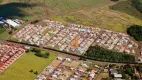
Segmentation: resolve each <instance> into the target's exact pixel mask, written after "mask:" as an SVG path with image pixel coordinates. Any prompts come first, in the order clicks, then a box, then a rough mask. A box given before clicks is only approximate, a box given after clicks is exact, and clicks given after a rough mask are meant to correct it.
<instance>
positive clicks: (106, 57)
mask: <svg viewBox="0 0 142 80" xmlns="http://www.w3.org/2000/svg"><path fill="white" fill-rule="evenodd" d="M84 56H85V57H86V58H90V59H94V60H100V61H110V62H128V63H135V57H134V56H133V55H129V54H126V53H121V52H115V51H111V50H107V49H105V48H102V47H99V46H91V47H90V48H89V49H88V51H87V52H86V54H85V55H84Z"/></svg>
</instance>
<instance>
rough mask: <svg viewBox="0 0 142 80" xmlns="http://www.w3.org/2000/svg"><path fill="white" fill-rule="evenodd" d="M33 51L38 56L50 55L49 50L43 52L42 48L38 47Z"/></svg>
mask: <svg viewBox="0 0 142 80" xmlns="http://www.w3.org/2000/svg"><path fill="white" fill-rule="evenodd" d="M31 51H32V52H34V53H35V54H34V55H36V56H38V57H43V58H48V57H49V55H50V54H49V53H48V52H45V53H42V51H41V50H40V49H36V48H33V49H32V50H31Z"/></svg>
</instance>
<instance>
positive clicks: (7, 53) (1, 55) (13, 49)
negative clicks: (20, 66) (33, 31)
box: [0, 41, 25, 73]
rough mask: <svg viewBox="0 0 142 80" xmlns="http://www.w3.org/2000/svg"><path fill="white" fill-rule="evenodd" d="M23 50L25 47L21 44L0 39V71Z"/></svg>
mask: <svg viewBox="0 0 142 80" xmlns="http://www.w3.org/2000/svg"><path fill="white" fill-rule="evenodd" d="M24 52H25V48H24V47H23V46H22V45H19V44H13V43H9V42H4V41H0V73H2V72H3V71H4V70H5V69H6V68H8V66H10V65H11V64H12V63H13V62H14V61H16V60H17V59H18V58H19V57H20V56H21V55H22V54H23V53H24Z"/></svg>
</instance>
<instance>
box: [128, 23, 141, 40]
mask: <svg viewBox="0 0 142 80" xmlns="http://www.w3.org/2000/svg"><path fill="white" fill-rule="evenodd" d="M127 33H128V34H129V35H130V36H132V37H134V39H135V40H137V41H142V26H139V25H133V26H131V27H129V28H128V29H127Z"/></svg>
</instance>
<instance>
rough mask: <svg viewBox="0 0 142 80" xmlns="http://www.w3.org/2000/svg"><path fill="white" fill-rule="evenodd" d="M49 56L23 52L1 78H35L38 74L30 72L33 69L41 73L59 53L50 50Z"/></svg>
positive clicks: (3, 79)
mask: <svg viewBox="0 0 142 80" xmlns="http://www.w3.org/2000/svg"><path fill="white" fill-rule="evenodd" d="M49 53H50V56H49V58H40V57H37V56H35V55H34V54H33V53H31V52H30V53H25V54H23V55H22V56H21V57H20V58H19V59H18V60H17V61H16V62H15V63H13V64H12V65H11V66H10V67H9V68H8V69H7V70H6V71H5V72H4V73H2V75H0V80H34V78H36V76H37V75H35V74H34V73H31V72H29V71H30V70H31V69H33V70H34V71H38V73H40V72H41V71H42V70H43V69H44V68H45V67H46V66H47V65H48V64H49V63H50V62H51V61H52V60H54V59H55V57H56V56H57V54H55V53H53V52H49Z"/></svg>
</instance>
